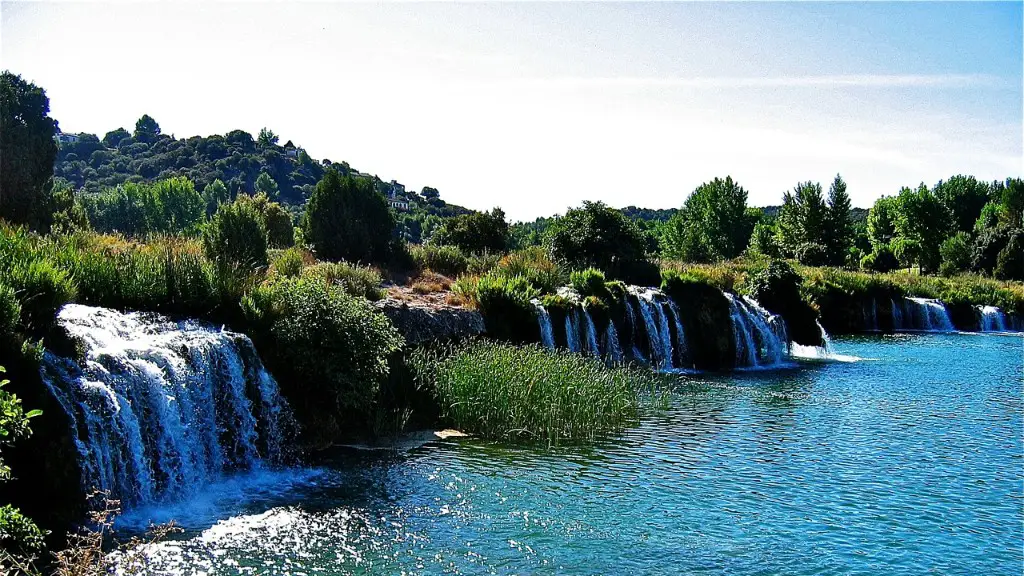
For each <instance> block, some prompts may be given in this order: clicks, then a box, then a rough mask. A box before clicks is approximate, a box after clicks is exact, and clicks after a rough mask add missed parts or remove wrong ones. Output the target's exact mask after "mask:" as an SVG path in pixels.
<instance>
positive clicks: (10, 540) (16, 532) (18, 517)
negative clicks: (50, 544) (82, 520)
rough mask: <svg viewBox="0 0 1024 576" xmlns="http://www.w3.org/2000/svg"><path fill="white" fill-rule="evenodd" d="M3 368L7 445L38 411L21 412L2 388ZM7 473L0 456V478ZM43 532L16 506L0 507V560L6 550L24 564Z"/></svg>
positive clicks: (1, 428) (0, 435) (0, 420)
mask: <svg viewBox="0 0 1024 576" xmlns="http://www.w3.org/2000/svg"><path fill="white" fill-rule="evenodd" d="M4 372H5V370H4V367H3V366H0V446H9V445H11V444H13V443H14V442H15V441H16V440H19V439H22V438H27V437H28V436H30V435H31V434H32V429H31V428H30V427H29V420H30V419H32V418H35V417H36V416H39V415H41V414H42V412H41V411H40V410H30V411H28V412H25V409H24V408H23V407H22V405H21V399H20V398H18V397H17V396H15V395H14V394H11V393H10V392H7V391H6V390H4V389H3V387H4V386H6V385H8V384H9V383H10V382H9V381H8V380H6V379H3V378H2V374H3V373H4ZM10 477H11V469H10V468H9V467H8V466H7V464H6V463H5V462H4V460H3V458H0V481H3V480H9V479H10ZM44 536H45V533H44V532H43V531H41V530H40V529H39V528H38V527H37V526H36V525H35V523H33V522H32V521H31V520H29V519H28V518H26V517H25V516H23V515H22V514H21V512H20V511H18V509H17V508H14V507H12V506H10V505H7V506H2V507H0V561H2V563H3V564H4V565H7V562H6V560H7V559H8V556H7V554H12V555H14V556H15V558H17V559H18V561H19V562H24V563H26V564H28V563H31V562H32V561H34V560H35V559H36V558H37V557H38V556H39V554H40V553H41V552H42V551H43V537H44ZM12 573H13V572H12Z"/></svg>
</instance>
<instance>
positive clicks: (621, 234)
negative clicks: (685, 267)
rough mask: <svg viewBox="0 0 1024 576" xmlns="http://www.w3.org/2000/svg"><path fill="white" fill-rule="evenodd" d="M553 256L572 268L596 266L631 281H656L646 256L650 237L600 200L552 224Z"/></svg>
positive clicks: (609, 273) (617, 277)
mask: <svg viewBox="0 0 1024 576" xmlns="http://www.w3.org/2000/svg"><path fill="white" fill-rule="evenodd" d="M547 245H548V250H549V251H550V254H551V256H552V257H553V258H554V259H555V260H557V261H559V262H563V263H565V264H567V265H568V266H569V267H571V268H577V269H581V268H588V267H594V268H599V269H601V270H604V272H605V274H607V275H608V276H609V277H611V278H615V279H618V280H624V281H626V282H629V283H631V284H646V283H649V282H650V281H651V280H653V281H654V282H657V273H656V269H657V267H655V273H654V274H653V278H652V277H651V276H652V274H651V269H650V263H649V261H648V259H647V256H648V255H647V251H648V248H649V245H648V241H647V237H646V236H645V235H644V233H643V232H642V231H641V230H640V228H639V227H637V225H636V223H635V222H633V221H632V220H630V219H628V218H626V217H625V216H623V214H622V212H620V211H618V210H615V209H613V208H609V207H608V206H605V205H604V204H602V203H601V202H584V203H583V206H582V207H580V208H571V209H570V210H569V211H567V212H566V213H565V216H562V217H561V218H558V219H557V220H555V222H554V223H552V224H551V226H550V228H549V230H548V236H547Z"/></svg>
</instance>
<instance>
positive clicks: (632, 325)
mask: <svg viewBox="0 0 1024 576" xmlns="http://www.w3.org/2000/svg"><path fill="white" fill-rule="evenodd" d="M625 300H626V320H627V321H628V322H629V334H630V337H631V340H632V342H633V358H636V359H637V360H644V354H643V352H641V351H640V347H639V346H637V342H638V339H637V337H636V334H637V323H636V311H635V310H634V309H633V301H632V300H630V299H629V298H626V299H625Z"/></svg>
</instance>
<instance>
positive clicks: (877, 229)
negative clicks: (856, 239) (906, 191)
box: [867, 196, 896, 250]
mask: <svg viewBox="0 0 1024 576" xmlns="http://www.w3.org/2000/svg"><path fill="white" fill-rule="evenodd" d="M867 230H868V241H869V242H871V246H872V247H874V249H875V250H877V249H878V248H880V247H882V246H888V245H889V243H890V242H892V239H893V238H894V237H895V236H896V197H895V196H882V197H881V198H879V199H878V200H875V205H874V206H872V207H871V211H870V212H868V226H867Z"/></svg>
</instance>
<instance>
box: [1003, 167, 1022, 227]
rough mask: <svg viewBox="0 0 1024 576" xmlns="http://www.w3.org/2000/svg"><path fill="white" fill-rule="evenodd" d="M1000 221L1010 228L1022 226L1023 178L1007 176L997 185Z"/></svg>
mask: <svg viewBox="0 0 1024 576" xmlns="http://www.w3.org/2000/svg"><path fill="white" fill-rule="evenodd" d="M998 191H999V194H998V197H999V204H1000V206H1002V211H1001V213H1000V214H1001V220H1000V221H1001V222H1002V223H1004V224H1006V225H1007V226H1009V227H1011V228H1022V227H1024V180H1021V179H1020V178H1007V179H1006V183H1005V184H1002V185H1001V186H998Z"/></svg>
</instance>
